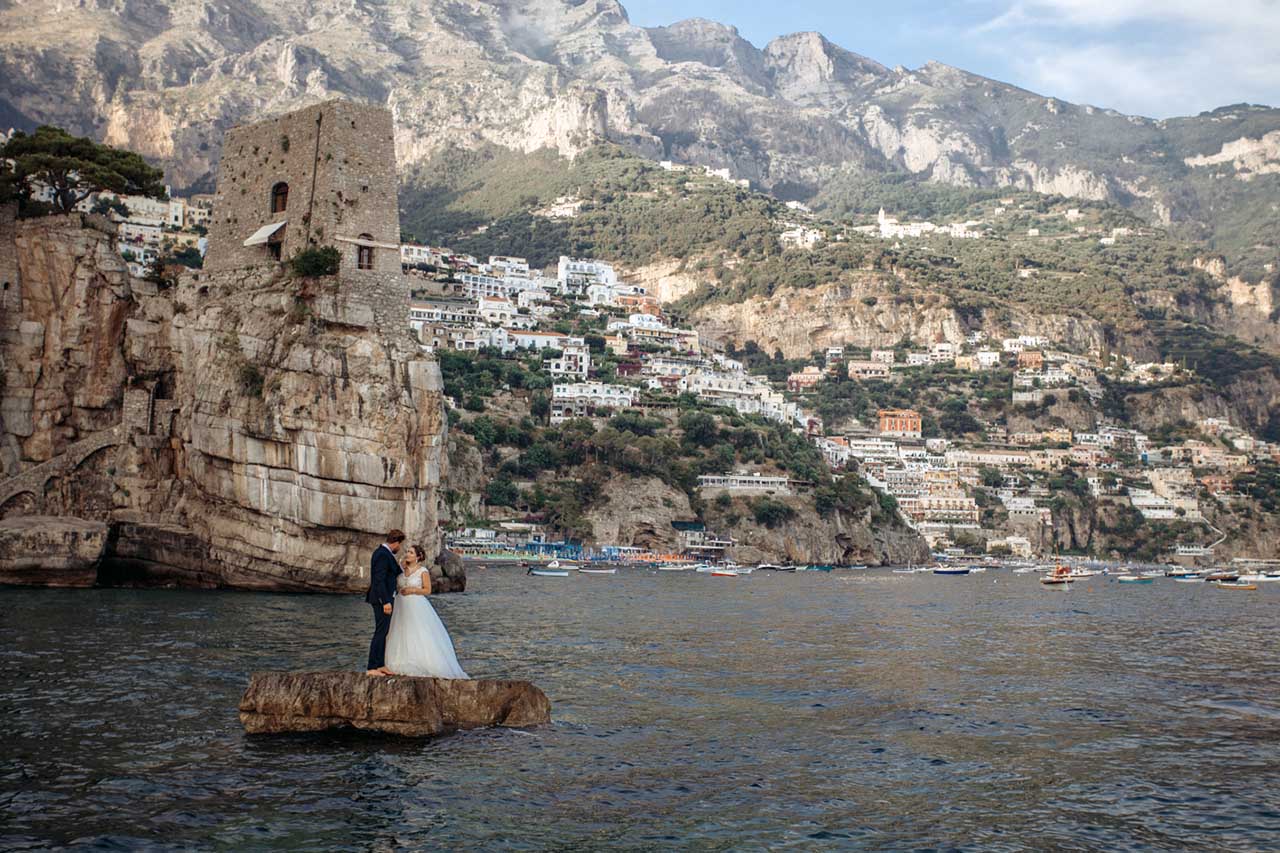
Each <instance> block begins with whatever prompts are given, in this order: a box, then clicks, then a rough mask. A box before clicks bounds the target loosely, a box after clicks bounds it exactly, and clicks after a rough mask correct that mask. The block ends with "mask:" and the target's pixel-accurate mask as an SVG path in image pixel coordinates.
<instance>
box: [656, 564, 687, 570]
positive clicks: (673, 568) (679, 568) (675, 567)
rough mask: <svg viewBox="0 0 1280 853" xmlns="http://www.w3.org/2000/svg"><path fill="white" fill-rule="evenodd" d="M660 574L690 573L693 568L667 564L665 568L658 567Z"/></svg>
mask: <svg viewBox="0 0 1280 853" xmlns="http://www.w3.org/2000/svg"><path fill="white" fill-rule="evenodd" d="M658 571H660V572H691V571H693V566H686V565H684V564H681V563H668V564H667V565H665V566H658Z"/></svg>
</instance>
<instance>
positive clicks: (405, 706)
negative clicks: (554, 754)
mask: <svg viewBox="0 0 1280 853" xmlns="http://www.w3.org/2000/svg"><path fill="white" fill-rule="evenodd" d="M550 721H551V702H550V701H548V699H547V697H546V694H544V693H543V692H542V691H541V690H539V689H538V688H537V687H535V686H534V685H532V684H530V683H529V682H527V681H486V680H453V679H447V678H412V677H408V676H393V677H389V678H378V677H371V676H368V675H365V674H364V673H358V672H255V673H254V674H253V676H252V677H251V678H250V679H249V687H248V689H247V690H245V693H244V698H243V699H241V700H240V722H241V723H242V724H243V725H244V728H245V731H247V732H248V733H249V734H280V733H284V732H319V731H325V730H329V729H362V730H367V731H377V732H385V733H387V734H395V735H405V736H409V737H429V736H432V735H440V734H447V733H449V732H453V731H457V730H459V729H476V728H483V727H487V726H507V727H524V726H536V725H540V724H542V723H548V722H550Z"/></svg>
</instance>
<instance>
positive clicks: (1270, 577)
mask: <svg viewBox="0 0 1280 853" xmlns="http://www.w3.org/2000/svg"><path fill="white" fill-rule="evenodd" d="M1240 580H1241V581H1242V582H1243V583H1274V582H1276V581H1280V574H1269V573H1264V572H1256V573H1254V574H1251V575H1241V576H1240Z"/></svg>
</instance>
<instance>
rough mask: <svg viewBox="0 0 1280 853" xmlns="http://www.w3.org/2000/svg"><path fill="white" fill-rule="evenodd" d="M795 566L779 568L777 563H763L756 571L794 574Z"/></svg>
mask: <svg viewBox="0 0 1280 853" xmlns="http://www.w3.org/2000/svg"><path fill="white" fill-rule="evenodd" d="M795 570H796V567H795V566H779V565H778V564H777V563H761V564H760V565H758V566H756V571H760V572H794V571H795Z"/></svg>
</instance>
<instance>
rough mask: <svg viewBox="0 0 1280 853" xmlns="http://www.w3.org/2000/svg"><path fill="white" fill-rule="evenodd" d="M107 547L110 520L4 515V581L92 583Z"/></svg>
mask: <svg viewBox="0 0 1280 853" xmlns="http://www.w3.org/2000/svg"><path fill="white" fill-rule="evenodd" d="M106 547H107V525H105V524H103V523H101V522H97V521H85V520H84V519H82V518H67V517H63V518H51V517H49V516H42V515H28V516H22V517H19V518H6V519H4V520H2V521H0V584H12V585H14V586H55V587H89V586H93V585H94V583H95V582H96V581H97V579H98V564H99V563H100V562H101V560H102V555H103V552H104V551H106Z"/></svg>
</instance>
